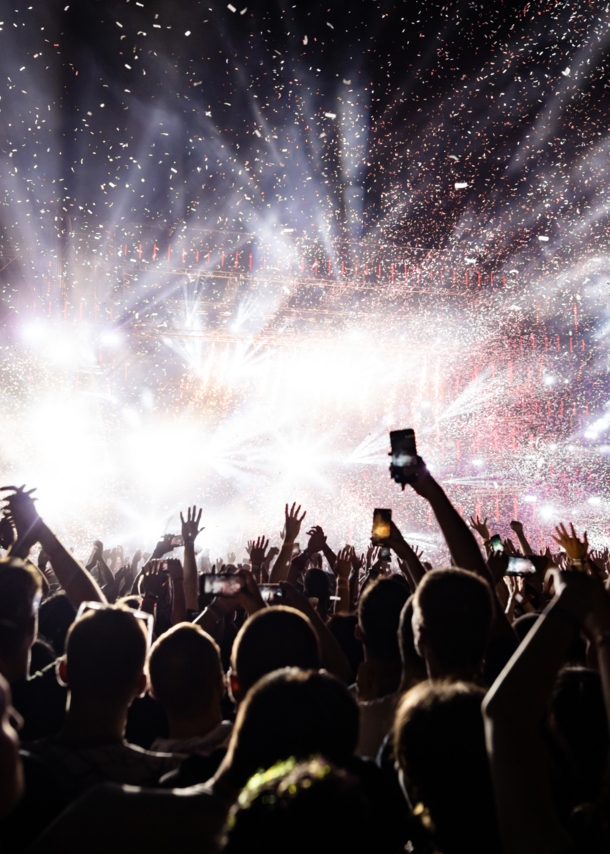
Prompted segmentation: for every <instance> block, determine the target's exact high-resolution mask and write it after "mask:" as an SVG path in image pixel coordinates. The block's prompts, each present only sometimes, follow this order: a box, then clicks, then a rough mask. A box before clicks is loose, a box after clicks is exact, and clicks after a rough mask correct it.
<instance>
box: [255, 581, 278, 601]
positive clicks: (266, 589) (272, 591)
mask: <svg viewBox="0 0 610 854" xmlns="http://www.w3.org/2000/svg"><path fill="white" fill-rule="evenodd" d="M258 589H259V590H260V594H261V597H262V600H263V602H269V603H271V604H273V603H274V602H275V601H276V600H277V599H281V598H282V597H283V595H284V593H283V590H282V588H281V587H280V585H279V584H259V585H258Z"/></svg>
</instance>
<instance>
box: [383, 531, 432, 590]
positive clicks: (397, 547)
mask: <svg viewBox="0 0 610 854" xmlns="http://www.w3.org/2000/svg"><path fill="white" fill-rule="evenodd" d="M388 545H389V547H390V548H391V549H392V551H393V552H394V554H395V555H396V557H398V558H400V559H401V560H402V561H404V562H405V564H406V566H407V571H408V573H409V575H410V577H411V581H412V582H413V585H414V587H415V588H416V589H417V585H418V584H419V582H420V581H421V580H422V578H423V577H424V575H425V574H426V570H425V567H424V565H423V563H422V562H421V561H420V559H419V557H418V555H417V554H416V552H415V550H414V549H412V548H411V546H410V545H409V543H408V542H407V541H406V540H405V538H404V537H403V535H402V534H401V532H400V531H399V530H398V527H397V526H396V525H395V524H394V522H390V539H389V541H388Z"/></svg>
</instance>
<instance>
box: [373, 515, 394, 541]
mask: <svg viewBox="0 0 610 854" xmlns="http://www.w3.org/2000/svg"><path fill="white" fill-rule="evenodd" d="M391 521H392V511H391V510H380V509H379V508H377V509H376V510H375V512H374V513H373V530H372V532H371V542H372V544H373V545H374V546H383V545H385V544H386V541H387V540H389V538H390V533H391V529H390V522H391Z"/></svg>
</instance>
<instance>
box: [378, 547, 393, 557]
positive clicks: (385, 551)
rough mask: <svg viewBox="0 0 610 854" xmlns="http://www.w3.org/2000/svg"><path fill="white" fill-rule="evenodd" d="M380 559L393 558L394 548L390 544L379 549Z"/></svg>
mask: <svg viewBox="0 0 610 854" xmlns="http://www.w3.org/2000/svg"><path fill="white" fill-rule="evenodd" d="M379 560H392V549H391V548H390V547H389V546H382V547H381V548H380V549H379Z"/></svg>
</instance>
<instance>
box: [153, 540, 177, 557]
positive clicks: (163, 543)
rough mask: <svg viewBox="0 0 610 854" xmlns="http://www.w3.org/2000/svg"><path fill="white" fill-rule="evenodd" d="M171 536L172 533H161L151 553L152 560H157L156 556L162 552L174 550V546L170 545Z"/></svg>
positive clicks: (159, 555) (161, 554)
mask: <svg viewBox="0 0 610 854" xmlns="http://www.w3.org/2000/svg"><path fill="white" fill-rule="evenodd" d="M173 538H174V535H173V534H163V536H162V537H161V539H160V540H159V542H158V543H157V545H156V546H155V550H154V551H153V553H152V557H153V560H157V559H158V558H160V557H163V555H164V554H167V553H168V552H171V551H173V550H174V548H175V546H172V540H173Z"/></svg>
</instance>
